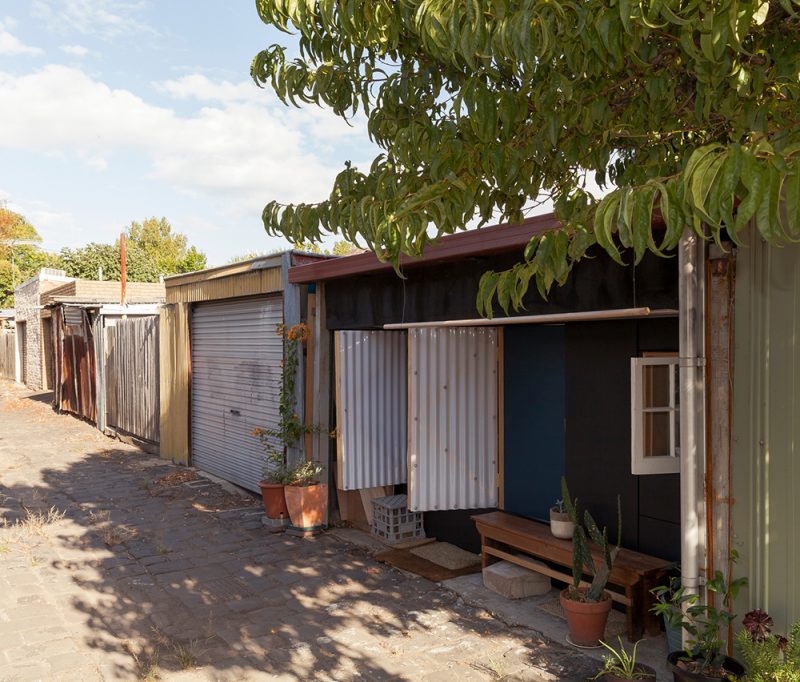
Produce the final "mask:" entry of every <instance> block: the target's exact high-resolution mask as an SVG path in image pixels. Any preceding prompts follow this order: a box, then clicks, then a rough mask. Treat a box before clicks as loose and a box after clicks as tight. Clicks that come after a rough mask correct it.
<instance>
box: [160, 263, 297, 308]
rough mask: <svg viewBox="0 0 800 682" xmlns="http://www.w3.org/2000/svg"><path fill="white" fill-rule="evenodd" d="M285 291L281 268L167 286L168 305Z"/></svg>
mask: <svg viewBox="0 0 800 682" xmlns="http://www.w3.org/2000/svg"><path fill="white" fill-rule="evenodd" d="M282 290H283V278H282V276H281V268H269V269H266V270H253V271H251V272H246V273H242V274H238V275H232V276H230V277H220V278H218V279H209V280H205V281H202V282H189V283H187V284H178V285H174V286H168V287H167V303H197V302H202V301H218V300H221V299H224V298H236V297H240V296H256V295H258V294H271V293H276V292H279V291H282Z"/></svg>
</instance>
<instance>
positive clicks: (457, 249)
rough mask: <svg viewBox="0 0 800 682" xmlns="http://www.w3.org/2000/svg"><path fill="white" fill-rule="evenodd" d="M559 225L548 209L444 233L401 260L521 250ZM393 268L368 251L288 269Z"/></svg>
mask: <svg viewBox="0 0 800 682" xmlns="http://www.w3.org/2000/svg"><path fill="white" fill-rule="evenodd" d="M560 226H561V222H560V221H559V220H558V219H557V218H556V217H555V215H554V214H553V213H546V214H544V215H539V216H534V217H532V218H527V219H526V220H524V221H523V222H522V223H520V224H519V225H510V224H502V225H493V226H491V227H484V228H481V229H478V230H467V231H466V232H459V233H457V234H452V235H447V236H446V237H442V238H441V239H439V240H438V241H436V242H434V243H433V244H431V245H430V246H428V248H427V249H425V253H424V255H422V256H420V257H418V258H414V257H411V256H402V257H401V259H400V263H401V266H402V267H403V268H411V267H414V266H418V265H429V264H431V263H436V262H442V261H448V260H457V259H460V258H466V257H469V256H486V255H490V254H498V253H507V252H510V251H522V250H523V249H524V248H525V246H526V245H527V243H528V242H529V241H530V240H531V238H532V237H535V236H537V235H541V234H544V233H545V232H549V231H550V230H554V229H556V228H558V227H560ZM391 269H392V264H391V263H386V262H383V261H380V260H378V258H377V256H375V254H374V253H372V252H371V251H369V252H366V253H358V254H355V255H352V256H343V257H341V258H334V259H329V260H326V261H323V262H319V263H312V264H310V265H297V266H295V267H292V268H290V269H289V282H291V283H294V284H308V283H310V282H319V281H323V280H327V279H335V278H337V277H348V276H350V275H358V274H365V273H370V272H385V271H387V270H391Z"/></svg>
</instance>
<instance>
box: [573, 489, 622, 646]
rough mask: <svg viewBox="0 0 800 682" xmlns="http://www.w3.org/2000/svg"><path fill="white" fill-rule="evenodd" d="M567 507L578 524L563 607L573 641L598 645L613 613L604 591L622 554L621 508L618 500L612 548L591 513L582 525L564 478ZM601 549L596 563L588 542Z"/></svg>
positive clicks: (580, 643) (587, 514) (605, 534)
mask: <svg viewBox="0 0 800 682" xmlns="http://www.w3.org/2000/svg"><path fill="white" fill-rule="evenodd" d="M561 488H562V493H563V499H564V505H565V507H566V509H567V513H568V514H569V517H570V519H571V520H572V522H573V523H574V524H575V530H574V532H573V534H572V585H570V586H569V587H568V588H566V589H565V590H563V591H562V592H561V607H562V609H563V610H564V613H565V615H566V617H567V624H568V625H569V631H570V640H571V641H572V642H573V643H574V644H577V645H578V646H597V645H598V643H599V641H600V640H601V639H602V637H603V633H604V632H605V627H606V622H607V621H608V614H609V611H610V610H611V596H610V595H609V594H608V593H607V592H606V591H605V588H606V585H607V584H608V579H609V578H610V577H611V571H612V570H613V568H614V561H615V559H616V558H617V554H618V553H619V549H620V547H619V539H620V537H621V536H622V508H621V501H620V498H619V497H617V544H616V546H614V547H612V546H611V543H610V542H609V540H608V532H607V530H606V529H605V528H603V530H602V531H601V530H600V528H599V527H598V526H597V523H596V522H595V520H594V518H593V517H592V515H591V514H590V513H589V511H588V510H586V511H584V514H583V523H581V520H580V516H579V513H578V500H577V499H576V500H574V501H573V500H572V498H571V497H570V494H569V490H568V488H567V482H566V480H565V479H561ZM590 540H591V541H592V542H593V543H594V544H595V545H597V546H598V547H599V548H600V560H599V561H597V562H595V560H594V558H593V556H592V551H591V548H590V546H589V541H590ZM584 573H586V574H588V575H590V576H591V583H590V585H589V587H588V588H582V587H581V582H582V581H583V575H584Z"/></svg>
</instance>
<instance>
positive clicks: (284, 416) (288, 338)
mask: <svg viewBox="0 0 800 682" xmlns="http://www.w3.org/2000/svg"><path fill="white" fill-rule="evenodd" d="M276 331H277V334H278V335H279V336H281V337H282V338H283V339H284V343H285V354H284V361H283V363H282V366H281V389H280V396H279V399H278V424H277V425H276V426H275V427H266V428H256V429H254V430H253V432H252V435H253V436H255V437H256V438H258V439H259V440H260V441H261V445H262V447H263V448H264V452H265V453H266V456H265V462H264V469H263V477H264V480H265V481H267V482H268V483H277V484H281V485H302V484H305V485H308V482H309V481H310V480H311V479H313V478H314V477H315V476H317V475H318V474H319V473H320V472H321V471H322V467H321V466H319V465H318V464H315V463H314V462H307V461H306V462H301V463H299V464H298V465H297V466H295V467H291V466H289V464H288V462H287V460H286V451H287V449H288V448H293V447H295V446H296V445H297V444H298V443H299V442H300V439H301V438H302V437H303V436H304V435H306V434H309V433H317V432H318V431H319V426H318V425H316V424H305V423H304V422H302V421H301V420H300V417H299V416H298V415H297V411H296V407H297V394H296V393H295V387H296V385H297V368H298V365H299V360H298V355H299V353H298V351H299V349H300V345H301V344H302V343H305V341H307V340H308V336H309V333H310V332H309V329H308V327H307V326H306V325H305V324H304V323H302V322H301V323H300V324H297V325H295V326H293V327H286V325H283V324H279V325H277V328H276ZM312 472H313V473H312Z"/></svg>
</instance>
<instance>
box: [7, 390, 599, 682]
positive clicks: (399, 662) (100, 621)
mask: <svg viewBox="0 0 800 682" xmlns="http://www.w3.org/2000/svg"><path fill="white" fill-rule="evenodd" d="M187 474H188V475H187ZM191 478H193V476H192V475H191V471H190V470H187V469H182V468H179V467H174V466H172V465H170V464H168V463H165V462H164V461H163V460H159V459H157V458H154V457H152V456H150V455H147V454H145V453H143V452H141V451H140V450H138V449H136V448H134V447H132V446H127V445H124V444H121V443H119V442H117V441H113V440H110V439H108V438H106V437H104V436H102V435H101V434H100V433H99V432H98V431H96V430H95V429H94V428H93V427H91V426H90V425H88V424H85V423H83V422H80V421H78V420H77V419H74V418H73V417H70V416H67V415H57V414H55V413H54V412H53V411H52V409H51V408H50V406H49V405H48V404H46V402H44V400H43V399H42V398H41V397H40V396H32V395H31V394H30V393H27V392H23V391H22V390H21V389H20V388H18V387H15V386H13V385H12V384H10V383H7V382H0V680H3V681H5V680H117V679H120V680H135V679H146V680H155V679H165V680H262V679H263V680H311V679H314V680H317V679H318V680H331V679H332V680H351V679H365V680H423V681H425V680H427V681H431V682H433V681H434V680H458V682H468V681H469V680H498V679H505V680H553V679H583V678H584V677H585V675H586V674H587V673H591V672H592V667H591V666H589V667H587V665H586V661H585V659H583V658H582V657H580V656H577V655H575V654H574V653H572V652H571V651H569V650H567V649H566V648H564V647H561V646H560V645H552V644H547V643H544V642H543V641H542V640H541V639H540V638H539V637H537V635H536V633H534V632H532V631H530V630H526V629H522V628H510V627H507V626H506V625H504V624H503V623H502V622H500V621H498V620H496V619H495V618H493V617H492V616H490V615H489V614H487V613H485V612H483V611H481V610H476V609H474V608H471V607H469V606H467V605H465V604H464V603H463V602H461V601H460V600H459V599H458V598H457V597H456V596H455V595H453V594H452V593H451V592H449V591H447V590H446V589H444V588H442V587H440V586H438V585H436V584H434V583H431V582H428V581H427V580H424V579H422V578H417V577H413V576H409V575H407V574H404V573H401V572H400V571H397V570H394V569H391V568H388V567H386V566H384V565H382V564H379V563H377V562H375V561H374V560H372V559H371V558H370V555H369V553H368V552H367V551H366V550H365V549H362V548H360V547H358V546H356V545H351V544H348V543H346V542H343V541H342V540H340V539H337V538H336V537H334V536H333V535H332V534H326V535H323V536H321V537H319V538H317V539H314V540H300V539H296V538H292V537H289V536H287V535H272V534H270V533H268V532H267V531H266V530H265V529H264V528H263V526H262V524H261V522H260V516H259V513H258V505H259V504H260V499H258V498H252V497H249V496H246V495H242V494H239V493H236V492H231V491H226V490H224V489H223V488H221V487H220V486H219V485H217V484H215V483H212V482H210V481H208V480H207V479H203V478H199V479H196V480H188V479H191Z"/></svg>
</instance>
